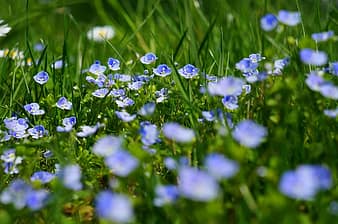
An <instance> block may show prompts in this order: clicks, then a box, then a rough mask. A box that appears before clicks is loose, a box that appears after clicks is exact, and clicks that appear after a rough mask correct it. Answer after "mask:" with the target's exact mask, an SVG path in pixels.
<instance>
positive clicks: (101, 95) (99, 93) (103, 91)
mask: <svg viewBox="0 0 338 224" xmlns="http://www.w3.org/2000/svg"><path fill="white" fill-rule="evenodd" d="M108 93H109V89H107V88H102V89H97V90H95V91H94V92H93V93H92V95H93V96H95V97H98V98H104V97H105V96H106V95H107V94H108Z"/></svg>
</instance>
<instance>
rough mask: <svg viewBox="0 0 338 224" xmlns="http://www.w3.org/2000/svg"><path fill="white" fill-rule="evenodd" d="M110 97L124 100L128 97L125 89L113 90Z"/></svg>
mask: <svg viewBox="0 0 338 224" xmlns="http://www.w3.org/2000/svg"><path fill="white" fill-rule="evenodd" d="M109 95H110V96H113V97H121V98H123V97H124V96H125V95H126V91H125V90H124V89H112V90H111V91H110V93H109Z"/></svg>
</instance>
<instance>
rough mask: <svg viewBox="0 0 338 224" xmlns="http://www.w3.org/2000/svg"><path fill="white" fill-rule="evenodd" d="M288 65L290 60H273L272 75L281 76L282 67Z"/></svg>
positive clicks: (287, 58)
mask: <svg viewBox="0 0 338 224" xmlns="http://www.w3.org/2000/svg"><path fill="white" fill-rule="evenodd" d="M289 63H290V58H289V57H286V58H283V59H278V60H275V61H274V64H273V71H272V74H274V75H280V74H282V71H283V69H284V67H285V66H287V65H288V64H289Z"/></svg>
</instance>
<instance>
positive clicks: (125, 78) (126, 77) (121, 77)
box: [114, 74, 131, 82]
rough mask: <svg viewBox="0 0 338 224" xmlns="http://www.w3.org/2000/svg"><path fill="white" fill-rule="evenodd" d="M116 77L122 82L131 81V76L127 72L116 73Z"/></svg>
mask: <svg viewBox="0 0 338 224" xmlns="http://www.w3.org/2000/svg"><path fill="white" fill-rule="evenodd" d="M114 79H116V80H118V81H120V82H130V81H131V76H130V75H126V74H115V75H114Z"/></svg>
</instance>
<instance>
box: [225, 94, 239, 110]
mask: <svg viewBox="0 0 338 224" xmlns="http://www.w3.org/2000/svg"><path fill="white" fill-rule="evenodd" d="M222 103H223V105H224V106H225V108H227V109H228V110H236V109H237V108H238V99H237V96H233V95H229V96H225V97H224V98H223V99H222Z"/></svg>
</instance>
